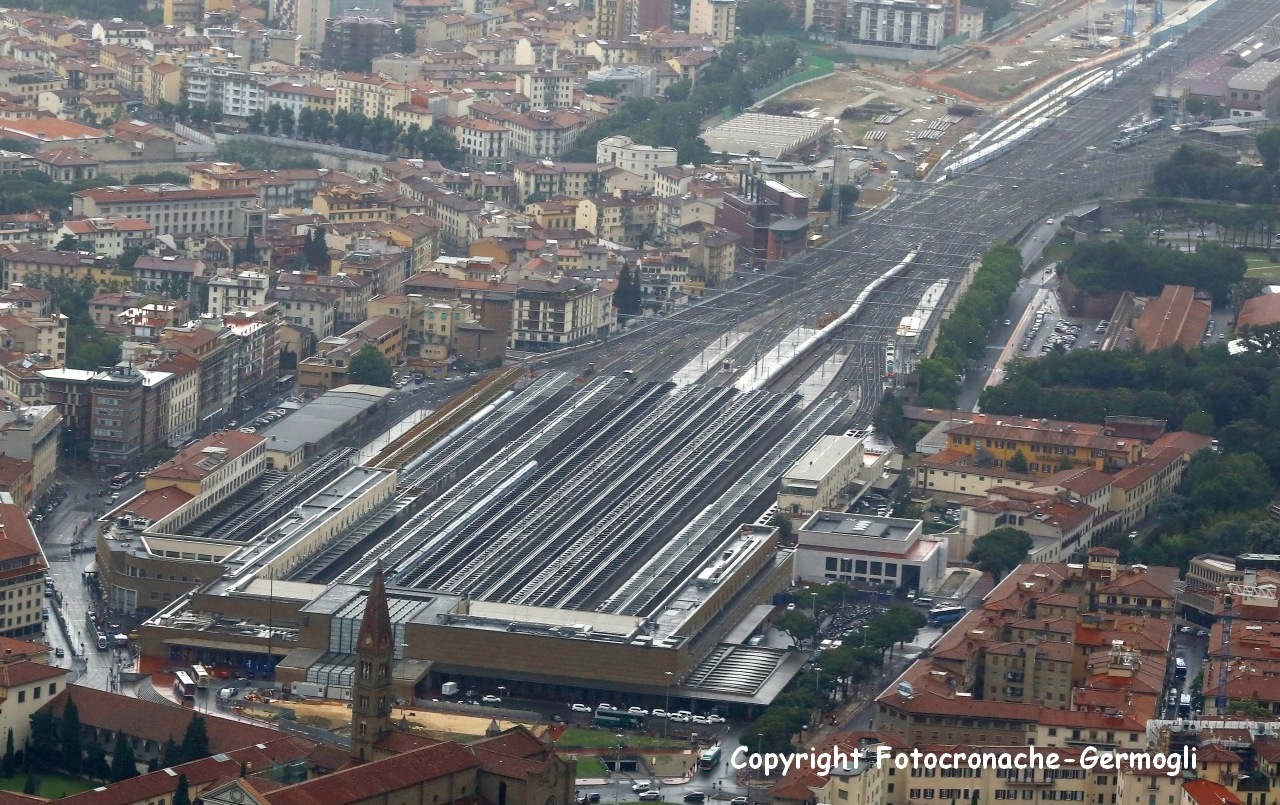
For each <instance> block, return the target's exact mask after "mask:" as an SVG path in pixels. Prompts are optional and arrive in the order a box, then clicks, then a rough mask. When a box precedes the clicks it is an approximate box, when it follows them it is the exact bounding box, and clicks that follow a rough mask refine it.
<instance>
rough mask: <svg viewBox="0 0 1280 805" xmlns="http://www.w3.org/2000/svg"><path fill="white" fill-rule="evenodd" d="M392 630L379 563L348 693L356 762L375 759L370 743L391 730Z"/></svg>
mask: <svg viewBox="0 0 1280 805" xmlns="http://www.w3.org/2000/svg"><path fill="white" fill-rule="evenodd" d="M395 648H396V643H395V632H394V631H393V630H392V628H391V613H390V611H389V610H388V608H387V588H386V584H385V582H384V580H383V575H382V565H381V564H379V565H378V567H377V568H376V569H375V570H374V571H373V582H372V583H371V584H370V585H369V597H368V599H367V600H366V601H365V605H364V617H363V618H362V619H361V621H360V635H359V637H357V638H356V671H355V684H354V686H353V689H352V692H351V693H352V696H351V756H352V757H353V758H354V759H355V760H357V761H359V762H368V761H370V760H376V759H377V757H376V755H375V752H374V746H375V745H376V744H377V743H378V740H379V739H380V738H382V736H384V735H386V734H387V733H388V732H390V731H391V701H392V699H391V663H392V662H394V661H395Z"/></svg>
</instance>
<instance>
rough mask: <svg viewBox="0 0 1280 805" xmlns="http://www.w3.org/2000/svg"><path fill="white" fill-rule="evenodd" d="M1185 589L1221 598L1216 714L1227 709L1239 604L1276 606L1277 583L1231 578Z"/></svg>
mask: <svg viewBox="0 0 1280 805" xmlns="http://www.w3.org/2000/svg"><path fill="white" fill-rule="evenodd" d="M1186 592H1189V593H1193V594H1196V595H1202V596H1205V597H1208V598H1217V599H1220V600H1221V601H1222V643H1221V644H1220V646H1221V649H1220V656H1219V657H1218V685H1217V687H1218V695H1217V697H1216V698H1215V699H1214V706H1215V708H1216V710H1217V711H1218V713H1219V714H1222V713H1225V712H1226V711H1227V704H1228V696H1227V683H1228V681H1229V676H1230V671H1231V660H1232V656H1231V626H1232V624H1233V623H1234V621H1235V618H1236V615H1237V612H1236V607H1238V606H1242V605H1243V606H1266V607H1275V606H1276V586H1275V585H1274V584H1236V583H1234V582H1232V583H1231V584H1227V585H1225V586H1224V587H1203V586H1199V585H1194V586H1188V587H1187V589H1186Z"/></svg>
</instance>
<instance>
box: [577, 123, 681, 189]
mask: <svg viewBox="0 0 1280 805" xmlns="http://www.w3.org/2000/svg"><path fill="white" fill-rule="evenodd" d="M596 162H597V163H608V164H611V165H617V166H618V167H619V168H622V169H623V170H624V171H626V172H628V173H634V174H635V175H636V176H639V177H640V178H641V179H643V180H644V187H645V189H646V190H652V189H653V182H654V178H655V177H656V176H657V171H658V169H659V168H674V167H675V166H676V149H674V148H667V147H664V146H652V145H640V144H639V143H637V142H633V141H632V139H631V138H630V137H628V136H626V135H624V134H617V135H614V136H613V137H605V138H604V139H603V140H601V141H600V142H598V143H596Z"/></svg>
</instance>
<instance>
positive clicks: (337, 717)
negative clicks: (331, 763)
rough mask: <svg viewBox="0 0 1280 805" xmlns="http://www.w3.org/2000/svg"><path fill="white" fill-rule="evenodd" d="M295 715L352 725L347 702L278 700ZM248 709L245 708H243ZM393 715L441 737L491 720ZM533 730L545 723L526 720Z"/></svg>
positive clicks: (330, 726)
mask: <svg viewBox="0 0 1280 805" xmlns="http://www.w3.org/2000/svg"><path fill="white" fill-rule="evenodd" d="M277 705H279V706H284V707H287V708H288V709H290V710H292V711H293V712H294V714H295V715H296V716H297V721H298V723H299V724H306V725H307V726H311V727H319V728H321V729H327V730H332V731H334V732H339V733H345V732H347V731H348V730H350V728H351V703H350V702H321V701H291V702H287V703H286V702H277ZM246 709H248V708H246ZM392 718H393V719H394V721H395V722H396V723H397V724H400V725H406V726H408V727H409V728H411V729H412V730H413V731H415V732H420V733H423V734H425V735H430V736H431V737H433V738H438V739H440V740H454V739H461V740H465V739H467V738H476V737H480V736H483V735H484V734H485V730H486V729H487V728H488V727H489V725H490V724H491V723H492V721H493V718H492V717H484V716H471V715H462V714H459V713H445V712H435V711H430V710H422V709H418V708H400V707H397V708H395V710H394V712H393V713H392ZM515 724H516V722H513V721H505V720H501V719H500V720H499V721H498V727H499V729H504V730H505V729H507V728H508V727H513V726H515ZM524 726H526V727H528V728H529V729H531V730H533V731H534V732H535V733H537V732H541V731H542V729H543V728H544V727H545V725H534V724H525V725H524Z"/></svg>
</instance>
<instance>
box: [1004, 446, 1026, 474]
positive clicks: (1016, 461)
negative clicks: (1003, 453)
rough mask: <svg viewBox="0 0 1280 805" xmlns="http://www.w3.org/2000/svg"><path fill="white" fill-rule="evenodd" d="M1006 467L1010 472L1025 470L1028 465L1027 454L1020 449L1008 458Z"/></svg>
mask: <svg viewBox="0 0 1280 805" xmlns="http://www.w3.org/2000/svg"><path fill="white" fill-rule="evenodd" d="M1008 468H1009V471H1010V472H1026V471H1027V470H1028V469H1029V467H1028V465H1027V455H1026V453H1023V452H1022V451H1021V450H1019V451H1017V452H1016V453H1014V454H1013V458H1010V459H1009V464H1008Z"/></svg>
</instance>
